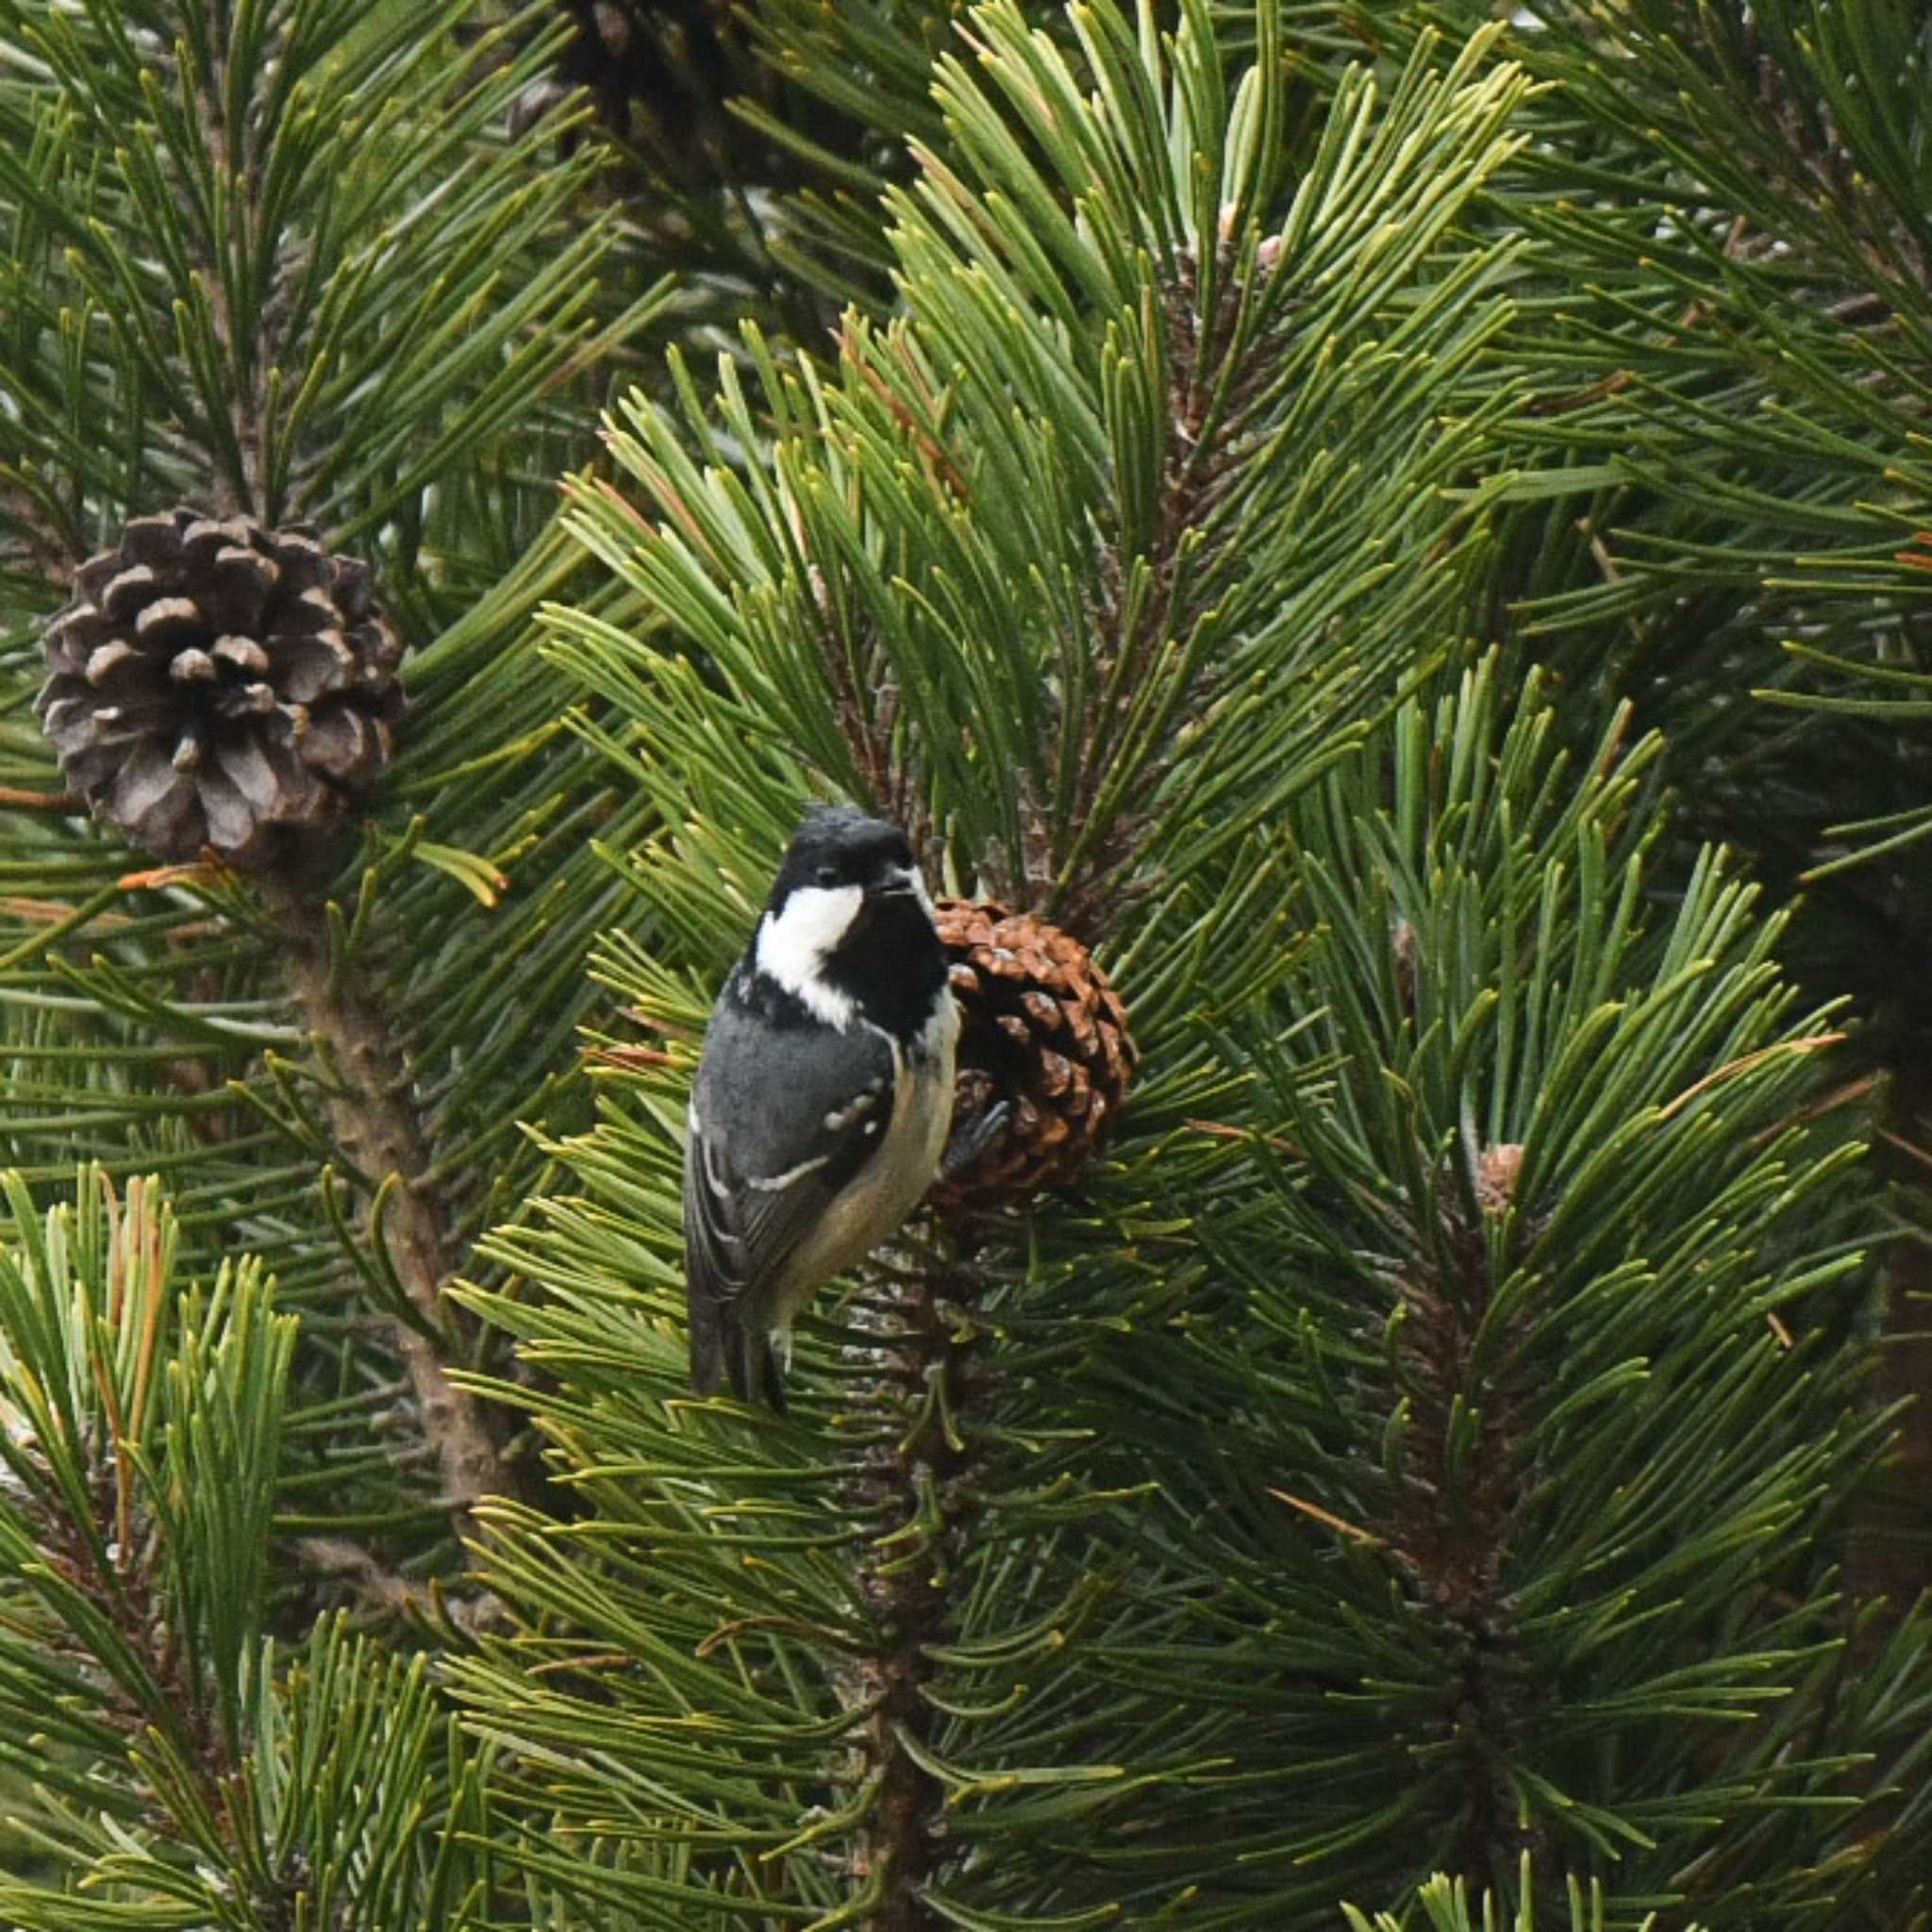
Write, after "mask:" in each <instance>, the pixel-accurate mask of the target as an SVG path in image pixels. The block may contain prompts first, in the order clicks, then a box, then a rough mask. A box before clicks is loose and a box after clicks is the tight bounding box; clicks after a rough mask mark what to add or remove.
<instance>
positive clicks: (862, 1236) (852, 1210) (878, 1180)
mask: <svg viewBox="0 0 1932 1932" xmlns="http://www.w3.org/2000/svg"><path fill="white" fill-rule="evenodd" d="M958 1038H959V1009H958V1007H956V1006H955V1005H954V1004H953V1002H952V1001H951V1000H950V999H949V1000H947V1001H945V1002H944V1004H943V1006H942V1008H941V1011H940V1013H939V1014H938V1015H937V1016H936V1018H935V1019H934V1021H933V1024H931V1025H930V1026H928V1027H927V1028H926V1029H925V1031H924V1033H923V1034H921V1036H920V1037H919V1038H918V1039H917V1040H916V1041H913V1044H912V1050H911V1052H910V1053H909V1054H908V1053H906V1052H904V1051H903V1050H902V1049H901V1047H900V1046H899V1044H898V1042H897V1041H892V1043H891V1044H892V1061H893V1067H892V1072H893V1081H892V1118H891V1123H890V1124H889V1125H888V1126H887V1128H886V1130H885V1132H884V1134H883V1135H882V1136H881V1139H882V1141H883V1145H882V1146H881V1147H880V1149H879V1151H878V1153H877V1154H875V1155H874V1157H873V1158H872V1160H871V1161H870V1162H869V1163H868V1164H867V1165H866V1166H865V1167H864V1168H862V1169H861V1170H860V1171H859V1174H858V1178H857V1180H856V1181H855V1182H854V1183H853V1185H852V1186H851V1187H850V1188H848V1189H847V1190H846V1191H845V1193H844V1195H843V1196H842V1197H841V1199H840V1201H839V1202H838V1204H837V1205H836V1206H835V1207H834V1208H833V1209H832V1211H831V1212H830V1213H828V1214H827V1215H826V1216H825V1218H824V1221H822V1222H821V1223H820V1224H819V1225H818V1226H817V1227H816V1228H814V1229H813V1231H812V1233H811V1235H810V1236H809V1237H808V1239H807V1240H806V1241H803V1242H802V1243H801V1244H800V1245H799V1247H798V1248H797V1249H796V1250H795V1251H794V1252H793V1254H792V1256H791V1260H790V1262H789V1263H788V1264H787V1266H786V1269H785V1273H784V1274H783V1276H782V1277H781V1278H780V1279H779V1281H778V1282H777V1284H776V1287H775V1292H774V1297H773V1300H774V1312H775V1317H776V1325H777V1326H779V1327H786V1326H789V1325H790V1324H791V1318H792V1317H793V1316H794V1315H795V1314H797V1312H798V1311H799V1309H800V1308H801V1307H803V1306H804V1305H805V1304H806V1302H808V1300H809V1299H810V1298H811V1293H812V1291H813V1290H814V1289H816V1288H817V1287H818V1286H819V1285H820V1284H821V1283H822V1282H824V1280H825V1279H826V1278H827V1277H828V1276H829V1275H833V1274H841V1273H843V1271H844V1270H846V1269H847V1268H850V1267H851V1266H852V1265H853V1263H854V1262H855V1261H858V1260H862V1259H863V1258H864V1257H866V1256H867V1255H869V1254H871V1253H872V1251H873V1249H874V1248H875V1247H877V1246H878V1244H879V1243H880V1242H881V1241H885V1240H886V1239H887V1238H888V1237H889V1236H890V1235H891V1233H892V1231H893V1229H894V1228H896V1227H897V1226H898V1225H899V1224H900V1223H901V1222H902V1221H904V1220H905V1219H906V1217H907V1216H908V1214H910V1213H911V1211H912V1210H913V1208H916V1207H917V1206H918V1205H919V1200H920V1197H921V1195H923V1194H924V1192H925V1191H926V1189H927V1188H929V1187H930V1186H931V1185H932V1178H933V1175H934V1174H937V1173H938V1172H939V1164H940V1157H941V1154H943V1153H944V1152H945V1147H946V1136H947V1133H948V1131H949V1129H950V1128H951V1126H952V1122H953V1060H954V1050H955V1048H956V1046H957V1045H958Z"/></svg>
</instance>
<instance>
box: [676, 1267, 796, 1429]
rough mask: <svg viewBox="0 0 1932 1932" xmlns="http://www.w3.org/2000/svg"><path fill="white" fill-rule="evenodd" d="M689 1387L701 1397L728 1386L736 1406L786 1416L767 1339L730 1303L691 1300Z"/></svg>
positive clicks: (782, 1388)
mask: <svg viewBox="0 0 1932 1932" xmlns="http://www.w3.org/2000/svg"><path fill="white" fill-rule="evenodd" d="M726 1383H729V1385H730V1388H731V1392H732V1394H734V1395H735V1396H737V1397H738V1399H739V1400H740V1401H741V1402H762V1403H763V1404H764V1405H765V1406H766V1407H768V1408H772V1409H775V1410H776V1411H777V1413H778V1414H780V1415H783V1414H784V1413H785V1382H784V1378H783V1376H782V1375H781V1374H780V1373H779V1369H778V1357H776V1356H775V1355H774V1353H773V1350H772V1343H771V1339H770V1337H769V1336H767V1335H766V1333H765V1331H764V1330H763V1329H762V1328H760V1327H755V1326H754V1325H752V1324H750V1323H747V1322H746V1321H745V1320H744V1319H743V1317H742V1315H741V1313H740V1312H739V1310H738V1308H737V1307H736V1306H735V1305H734V1304H732V1303H730V1302H723V1301H711V1300H708V1299H707V1300H705V1301H702V1302H701V1301H700V1300H699V1299H698V1298H697V1297H695V1296H694V1297H693V1298H692V1300H691V1387H692V1388H693V1389H695V1390H696V1391H698V1393H699V1394H700V1395H715V1394H716V1393H717V1392H718V1391H719V1390H721V1389H723V1388H724V1386H725V1385H726Z"/></svg>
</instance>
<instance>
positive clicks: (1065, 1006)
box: [932, 899, 1141, 1212]
mask: <svg viewBox="0 0 1932 1932" xmlns="http://www.w3.org/2000/svg"><path fill="white" fill-rule="evenodd" d="M938 912H939V927H940V938H941V940H942V941H944V942H945V946H946V950H947V952H948V954H949V955H950V956H951V958H952V978H953V993H954V996H955V998H957V999H958V1002H959V1010H960V1018H961V1022H962V1024H961V1027H960V1033H959V1068H958V1078H957V1082H956V1101H955V1105H956V1107H957V1109H958V1113H959V1115H960V1116H961V1117H962V1118H963V1117H967V1116H970V1115H972V1114H976V1113H979V1112H982V1111H983V1110H984V1109H985V1108H988V1107H990V1106H992V1105H994V1104H996V1103H997V1102H999V1101H1002V1100H1004V1101H1006V1102H1007V1103H1008V1105H1009V1106H1010V1107H1011V1108H1012V1115H1011V1118H1010V1119H1009V1120H1008V1123H1007V1124H1006V1126H1005V1128H1004V1129H1003V1130H1002V1131H1001V1132H1000V1133H999V1134H998V1136H996V1137H995V1139H994V1140H993V1141H992V1143H991V1145H990V1146H989V1147H988V1148H987V1149H986V1151H985V1152H984V1153H983V1154H982V1155H981V1156H980V1157H979V1158H978V1159H977V1160H976V1161H974V1164H973V1165H972V1166H971V1167H970V1168H968V1169H967V1170H966V1172H965V1173H964V1174H957V1175H955V1176H954V1177H953V1178H952V1179H950V1180H944V1181H941V1182H940V1183H939V1184H938V1185H937V1186H936V1187H935V1188H934V1189H933V1193H932V1198H933V1200H934V1202H935V1203H936V1204H937V1205H938V1206H939V1208H941V1211H942V1212H958V1211H961V1210H963V1209H967V1208H987V1207H991V1206H993V1205H995V1204H997V1203H999V1202H1004V1201H1020V1200H1024V1199H1025V1198H1026V1197H1027V1196H1028V1195H1031V1194H1033V1193H1035V1192H1036V1191H1038V1190H1040V1189H1041V1188H1043V1187H1052V1186H1055V1185H1058V1184H1062V1183H1064V1182H1067V1181H1071V1180H1073V1179H1074V1177H1075V1175H1077V1174H1079V1173H1080V1171H1081V1170H1082V1169H1083V1168H1084V1167H1085V1166H1086V1165H1087V1162H1088V1161H1089V1160H1090V1159H1091V1158H1092V1156H1093V1154H1094V1152H1095V1151H1096V1150H1097V1149H1098V1148H1099V1147H1100V1145H1101V1144H1102V1142H1103V1141H1105V1140H1106V1138H1107V1135H1108V1129H1109V1128H1110V1127H1111V1125H1112V1124H1113V1118H1114V1115H1115V1114H1116V1113H1118V1112H1119V1111H1120V1108H1121V1104H1122V1102H1123V1101H1124V1100H1125V1098H1126V1095H1127V1090H1128V1088H1129V1087H1130V1086H1131V1085H1132V1084H1133V1078H1134V1072H1135V1069H1136V1068H1137V1067H1138V1066H1139V1064H1140V1060H1141V1050H1140V1048H1139V1047H1138V1046H1136V1045H1135V1043H1134V1037H1133V1035H1132V1033H1130V1032H1129V1031H1128V1028H1127V1009H1126V1008H1125V1007H1124V1005H1123V1004H1122V1003H1121V997H1120V995H1119V994H1118V993H1117V992H1115V991H1114V990H1113V988H1112V986H1111V985H1109V984H1108V978H1107V975H1106V974H1105V973H1103V972H1102V971H1101V969H1100V967H1099V966H1098V965H1097V964H1096V963H1095V962H1094V959H1093V956H1092V955H1091V953H1090V952H1089V951H1088V950H1087V948H1086V947H1085V946H1083V945H1082V944H1081V943H1080V941H1078V940H1076V939H1074V936H1073V935H1072V934H1071V933H1067V932H1062V931H1061V930H1060V928H1059V927H1058V926H1056V925H1052V924H1048V922H1047V921H1045V920H1043V919H1041V918H1039V917H1037V916H1036V915H1035V914H1033V913H1030V912H1008V910H1007V908H1005V907H1004V906H996V905H990V904H974V902H972V901H971V900H965V899H943V900H941V902H940V905H939V908H938Z"/></svg>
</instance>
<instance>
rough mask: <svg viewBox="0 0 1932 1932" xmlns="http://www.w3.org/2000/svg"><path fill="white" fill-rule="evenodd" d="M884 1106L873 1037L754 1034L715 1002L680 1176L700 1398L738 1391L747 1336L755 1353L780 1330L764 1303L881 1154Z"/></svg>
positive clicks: (758, 1030) (881, 1061)
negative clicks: (714, 1391)
mask: <svg viewBox="0 0 1932 1932" xmlns="http://www.w3.org/2000/svg"><path fill="white" fill-rule="evenodd" d="M892 1098H893V1062H892V1055H891V1048H890V1047H889V1046H888V1045H887V1044H886V1042H885V1041H884V1040H882V1039H880V1038H879V1037H878V1036H876V1035H874V1034H872V1033H869V1032H855V1033H847V1034H835V1033H831V1032H827V1031H825V1030H823V1029H820V1028H817V1027H777V1028H774V1027H771V1026H768V1025H758V1024H755V1023H753V1022H752V1021H751V1020H750V1019H749V1018H748V1017H747V1016H746V1015H744V1014H743V1013H741V1012H740V1011H739V1010H738V1009H737V1008H735V1007H734V1006H733V1005H732V1004H731V1002H730V1000H729V998H728V997H727V998H726V999H724V1000H721V1001H720V1003H719V1008H718V1010H717V1012H716V1013H715V1014H714V1015H713V1016H712V1020H711V1027H710V1031H709V1033H708V1035H707V1037H706V1041H705V1057H704V1060H703V1063H702V1065H701V1066H700V1069H699V1073H698V1083H697V1091H696V1094H695V1096H694V1098H693V1101H692V1109H691V1112H692V1120H691V1140H690V1142H689V1145H688V1146H687V1148H686V1152H685V1167H684V1226H685V1257H686V1258H685V1269H686V1286H687V1290H688V1293H689V1298H690V1302H691V1363H692V1376H693V1379H694V1380H695V1381H696V1382H697V1385H698V1387H699V1388H701V1389H705V1388H716V1387H718V1386H720V1385H721V1383H722V1382H723V1381H724V1379H725V1378H726V1376H727V1375H728V1376H729V1378H730V1379H731V1381H732V1383H733V1386H734V1387H737V1386H738V1384H739V1381H740V1379H741V1375H740V1363H741V1359H743V1358H744V1357H745V1356H746V1353H747V1351H748V1350H749V1347H750V1342H751V1340H752V1338H753V1337H754V1336H756V1337H757V1338H758V1340H759V1341H762V1336H763V1333H764V1330H765V1329H766V1328H768V1327H769V1326H770V1325H771V1324H772V1322H773V1321H774V1319H775V1316H776V1313H777V1310H776V1308H775V1307H774V1306H773V1304H772V1301H771V1296H772V1292H773V1291H774V1287H775V1285H776V1283H777V1281H778V1278H779V1276H780V1275H781V1274H783V1272H784V1268H785V1264H786V1262H787V1261H788V1260H789V1259H790V1258H791V1255H792V1253H793V1252H794V1250H795V1249H796V1248H797V1247H798V1245H799V1243H800V1242H801V1241H803V1240H804V1239H805V1238H806V1237H807V1236H808V1234H809V1233H810V1231H811V1229H812V1228H813V1227H815V1226H816V1225H817V1224H818V1223H819V1222H820V1220H821V1219H822V1218H823V1216H824V1212H825V1209H826V1208H827V1207H828V1206H829V1205H830V1203H831V1202H832V1200H833V1199H834V1198H835V1197H836V1196H837V1194H838V1193H839V1192H840V1191H841V1190H842V1189H843V1188H844V1187H845V1186H846V1185H847V1184H848V1183H849V1182H850V1181H851V1180H852V1178H853V1176H854V1175H855V1174H858V1171H859V1170H860V1169H861V1168H862V1167H863V1166H864V1165H865V1163H866V1162H867V1161H868V1160H869V1159H871V1158H872V1157H873V1155H874V1153H875V1152H876V1150H877V1148H878V1145H879V1142H880V1141H881V1139H882V1138H883V1136H884V1133H885V1130H886V1126H887V1124H888V1123H890V1121H891V1114H892ZM727 1121H728V1122H729V1123H730V1144H729V1146H728V1147H727V1146H726V1145H725V1144H724V1133H723V1127H722V1124H723V1123H724V1122H727ZM744 1379H746V1380H750V1379H753V1377H752V1376H751V1374H750V1373H749V1371H747V1372H746V1373H745V1376H744ZM739 1392H740V1393H741V1394H742V1393H745V1392H746V1391H745V1390H743V1389H740V1390H739Z"/></svg>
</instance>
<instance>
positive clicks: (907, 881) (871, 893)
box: [866, 869, 919, 899]
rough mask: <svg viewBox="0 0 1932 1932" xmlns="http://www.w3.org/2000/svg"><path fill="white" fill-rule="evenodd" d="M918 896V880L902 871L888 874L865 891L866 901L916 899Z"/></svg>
mask: <svg viewBox="0 0 1932 1932" xmlns="http://www.w3.org/2000/svg"><path fill="white" fill-rule="evenodd" d="M918 896H919V880H918V879H917V877H915V876H914V874H911V873H909V872H907V871H905V870H904V869H901V870H899V871H897V872H889V873H888V874H886V875H885V877H884V878H882V879H881V880H879V882H878V883H877V884H876V885H875V886H872V887H870V888H868V890H867V891H866V897H867V898H868V899H916V898H917V897H918Z"/></svg>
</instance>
